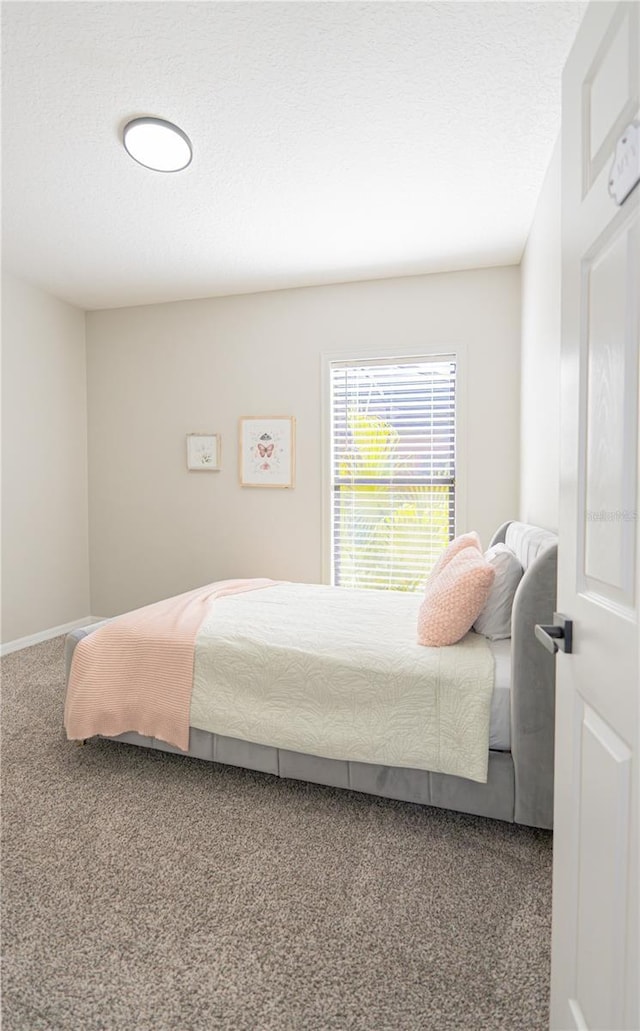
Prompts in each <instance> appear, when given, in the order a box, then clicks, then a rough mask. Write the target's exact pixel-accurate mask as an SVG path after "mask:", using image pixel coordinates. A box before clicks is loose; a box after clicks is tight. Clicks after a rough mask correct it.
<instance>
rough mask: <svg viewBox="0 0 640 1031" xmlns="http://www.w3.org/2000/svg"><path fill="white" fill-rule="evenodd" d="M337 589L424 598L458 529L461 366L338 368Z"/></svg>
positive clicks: (334, 409)
mask: <svg viewBox="0 0 640 1031" xmlns="http://www.w3.org/2000/svg"><path fill="white" fill-rule="evenodd" d="M330 376H331V438H332V441H331V443H332V446H331V498H332V565H333V571H332V572H333V575H332V582H333V583H334V584H337V585H339V586H342V587H355V588H377V589H383V590H397V591H417V590H419V589H420V588H421V586H422V585H423V584H424V580H425V577H426V576H427V574H428V573H429V571H430V570H431V568H432V567H433V565H434V563H435V561H436V558H437V557H438V555H439V553H440V552H441V551H442V550H443V548H445V547H446V545H447V544H448V542H449V541H450V540H451V539H452V538H453V535H454V531H455V424H456V419H455V416H456V364H455V361H453V360H449V359H442V358H438V359H437V360H435V359H429V358H414V359H411V360H384V361H371V362H358V363H355V362H354V363H347V362H332V363H331V365H330Z"/></svg>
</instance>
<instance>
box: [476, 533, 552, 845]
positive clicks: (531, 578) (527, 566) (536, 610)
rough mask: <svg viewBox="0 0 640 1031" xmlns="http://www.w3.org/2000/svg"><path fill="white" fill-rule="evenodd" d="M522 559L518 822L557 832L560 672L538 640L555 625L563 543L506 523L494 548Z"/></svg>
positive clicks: (515, 700)
mask: <svg viewBox="0 0 640 1031" xmlns="http://www.w3.org/2000/svg"><path fill="white" fill-rule="evenodd" d="M500 542H503V543H504V544H506V545H507V547H509V548H511V550H512V551H513V552H514V553H515V554H516V556H517V557H518V559H519V561H520V563H521V565H522V567H523V569H524V576H523V577H522V580H521V581H520V584H519V586H518V590H517V591H516V595H515V599H514V603H513V614H512V621H511V754H512V756H513V764H514V767H515V782H516V783H515V786H516V793H515V820H516V822H517V823H525V824H528V825H529V826H532V827H551V826H553V744H554V726H555V683H556V667H555V659H554V657H553V655H551V654H550V653H549V652H547V651H546V650H545V649H544V648H543V647H542V645H541V644H540V643H539V642H538V641H537V640H536V637H535V633H534V627H535V625H536V623H552V622H553V613H554V610H555V607H556V591H557V570H558V537H557V534H555V533H552V532H551V531H549V530H542V529H540V527H537V526H529V525H528V524H527V523H518V522H509V523H504V524H503V525H502V526H501V527H500V529H499V530H497V531H496V533H495V534H494V535H493V539H492V541H491V543H492V544H498V543H500Z"/></svg>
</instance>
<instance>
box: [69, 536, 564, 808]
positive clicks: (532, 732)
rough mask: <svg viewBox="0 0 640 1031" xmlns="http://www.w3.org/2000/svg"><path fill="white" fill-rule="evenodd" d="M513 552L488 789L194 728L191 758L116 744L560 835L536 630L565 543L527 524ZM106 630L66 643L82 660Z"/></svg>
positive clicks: (551, 668)
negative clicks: (501, 733) (504, 723)
mask: <svg viewBox="0 0 640 1031" xmlns="http://www.w3.org/2000/svg"><path fill="white" fill-rule="evenodd" d="M498 542H504V543H506V544H507V545H508V546H509V547H510V548H511V549H512V550H513V551H514V552H515V554H516V555H517V556H518V558H519V560H520V562H521V563H522V566H523V568H524V570H525V573H524V576H523V577H522V580H521V581H520V584H519V586H518V590H517V592H516V596H515V600H514V606H513V617H512V638H511V751H510V752H497V751H490V752H489V772H488V779H487V783H486V784H478V783H476V782H475V781H471V780H466V779H465V778H462V777H453V776H451V775H447V774H442V773H428V772H427V771H425V770H414V769H406V768H400V767H390V766H378V765H375V764H372V763H362V762H347V761H342V760H338V759H324V758H321V757H320V756H315V755H305V754H301V753H298V752H290V751H287V750H285V749H282V748H273V747H271V746H268V745H259V744H255V743H253V742H249V741H240V740H237V739H235V738H229V737H224V736H222V735H219V734H211V733H209V732H208V731H204V730H197V729H195V728H193V727H192V728H191V731H190V736H189V751H188V752H187V753H184V752H181V751H180V749H178V748H174V747H173V746H172V745H168V744H166V743H165V742H164V741H160V740H158V739H156V738H150V737H143V736H142V735H140V734H137V733H134V732H130V733H127V734H120V735H119V736H118V737H115V738H113V739H110V740H115V741H123V742H126V743H128V744H134V745H142V746H144V747H146V748H156V749H160V750H162V751H165V752H173V753H176V754H178V755H185V754H187V755H190V756H193V757H194V758H197V759H204V760H207V761H209V762H219V763H225V764H227V765H229V766H241V767H244V768H246V769H251V770H259V771H261V772H263V773H271V774H274V775H275V776H277V777H291V778H293V779H295V780H304V781H310V782H312V783H316V784H327V785H330V786H332V787H340V788H348V789H351V790H352V791H363V792H368V793H369V794H374V795H381V796H383V797H385V798H395V799H399V800H401V801H405V802H417V803H419V804H421V805H433V806H438V807H439V808H442V809H453V810H455V811H458V812H463V813H472V814H474V815H477V816H488V817H491V818H493V819H496V820H506V821H507V822H509V823H520V824H525V825H527V826H531V827H543V828H551V827H552V826H553V747H554V709H555V661H554V658H553V656H552V655H550V654H549V653H548V652H546V651H545V650H544V649H543V648H542V647H541V645H540V644H539V643H538V642H537V641H536V638H535V635H534V626H535V624H536V623H551V622H552V621H553V620H552V616H553V612H554V608H555V601H556V579H557V537H556V535H555V534H553V533H551V532H549V531H546V530H541V529H539V528H537V527H534V526H529V525H527V524H525V523H518V522H509V523H504V525H503V526H501V527H500V529H499V530H497V531H496V533H495V534H494V536H493V538H492V541H491V543H492V544H496V543H498ZM99 625H101V624H93V625H92V626H88V627H83V628H81V629H79V630H74V631H72V633H70V634H69V635H68V636H67V639H66V666H67V676H68V673H69V669H70V668H71V659H72V656H73V651H74V648H75V646H76V644H77V643H78V641H79V640H81V639H82V638H83V637H85V636H86V635H87V634H90V633H92V631H94V630H96V629H97V627H98V626H99Z"/></svg>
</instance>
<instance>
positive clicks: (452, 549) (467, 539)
mask: <svg viewBox="0 0 640 1031" xmlns="http://www.w3.org/2000/svg"><path fill="white" fill-rule="evenodd" d="M463 548H476V550H477V551H482V545H481V544H480V538H479V537H478V534H477V533H476V531H475V530H471V532H470V533H461V534H460V536H459V537H454V538H453V540H452V541H450V542H449V544H447V546H446V548H445V549H444V551H443V552H442V553H441V555H440V557H439V559H438V561H437V562H436V564H435V566H434V567H433V569H432V570H431V572H430V573H429V576H428V577H427V583H428V584H430V583H431V582H432V580H435V578H436V576H439V574H440V573H441V572H442V570H443V569H444V567H445V566H448V565H449V563H450V562H451V559H452V558H455V557H456V555H458V554H459V553H460V552H461V551H462V549H463Z"/></svg>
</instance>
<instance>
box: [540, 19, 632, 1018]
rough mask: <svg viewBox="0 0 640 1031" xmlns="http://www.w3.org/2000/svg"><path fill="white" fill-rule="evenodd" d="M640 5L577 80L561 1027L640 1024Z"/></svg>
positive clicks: (568, 317) (565, 228) (566, 402)
mask: <svg viewBox="0 0 640 1031" xmlns="http://www.w3.org/2000/svg"><path fill="white" fill-rule="evenodd" d="M639 15H640V6H639V5H638V4H637V3H619V4H611V3H592V4H590V5H589V7H588V8H587V11H586V13H585V16H584V20H583V23H582V25H581V27H580V30H579V32H578V36H577V39H576V42H575V45H574V48H573V50H572V52H571V55H570V57H569V60H568V62H567V66H566V69H565V74H564V80H563V107H562V166H563V167H562V376H561V391H562V393H561V397H562V415H561V424H562V442H561V487H560V528H559V529H560V547H559V569H558V611H559V613H561V614H562V615H564V616H566V617H567V618H569V619H572V620H573V635H574V640H573V653H572V654H571V655H567V654H562V653H561V652H560V653H559V654H558V660H557V688H556V759H555V763H556V765H555V782H556V795H555V817H554V822H555V833H554V867H553V879H554V882H553V945H552V977H551V982H552V984H551V1026H552V1027H553V1028H556V1029H557V1028H562V1029H565V1028H584V1029H589V1031H595V1029H602V1031H614V1029H615V1031H618V1029H627V1028H628V1029H633V1031H637V1029H638V1028H640V1008H639V1005H638V991H639V989H638V981H639V976H638V907H639V893H638V809H639V800H640V794H639V791H638V784H639V777H638V767H639V762H640V748H639V735H638V720H639V701H638V696H639V691H640V688H639V661H640V655H639V644H638V641H639V637H638V607H639V600H640V578H639V570H640V560H639V555H640V539H639V528H640V519H639V517H638V507H639V504H638V500H639V499H638V482H639V479H640V477H639V476H638V347H639V344H640V314H639V313H640V305H639V295H640V216H639V212H640V185H638V186H636V187H635V189H634V190H633V191H632V192H631V193H630V194H629V195H628V196H627V199H626V200H625V201H624V203H622V204H621V205H618V204H617V203H616V200H615V199H614V198H613V197H612V196H611V195H610V192H609V186H610V180H611V179H613V185H612V186H611V189H612V190H614V191H615V190H617V191H618V192H620V190H621V189H622V179H621V178H620V177H621V176H622V178H624V176H625V175H628V174H629V168H630V167H631V163H632V161H633V160H637V156H638V155H637V150H636V151H635V158H634V154H633V148H634V146H635V147H637V146H638V143H639V142H640V141H639V140H638V137H636V130H635V128H634V127H633V126H632V127H631V130H630V133H629V134H627V136H625V134H624V130H625V128H626V127H627V126H629V125H630V123H632V122H633V120H634V119H638V116H639V114H640V110H639V108H640V68H639V64H638V53H639V50H640V18H639ZM638 135H639V136H640V131H639V132H638ZM623 138H624V140H625V142H624V143H623V142H622V140H623ZM634 141H635V143H634ZM617 145H619V147H620V148H626V149H624V150H622V149H620V150H618V159H617V161H616V163H615V169H614V173H613V175H612V174H611V169H612V167H613V166H614V153H615V152H616V146H617Z"/></svg>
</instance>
